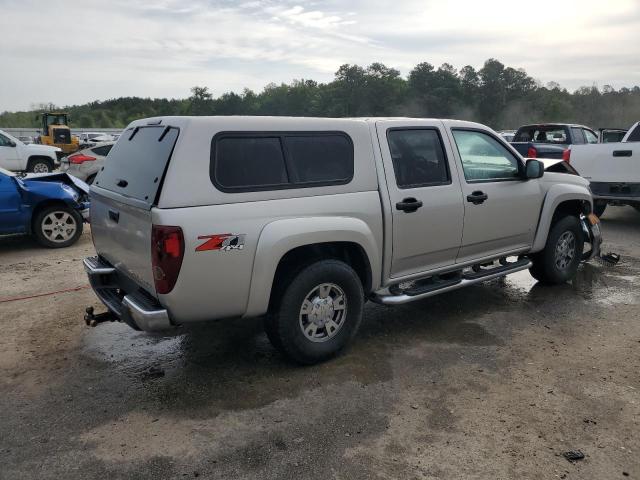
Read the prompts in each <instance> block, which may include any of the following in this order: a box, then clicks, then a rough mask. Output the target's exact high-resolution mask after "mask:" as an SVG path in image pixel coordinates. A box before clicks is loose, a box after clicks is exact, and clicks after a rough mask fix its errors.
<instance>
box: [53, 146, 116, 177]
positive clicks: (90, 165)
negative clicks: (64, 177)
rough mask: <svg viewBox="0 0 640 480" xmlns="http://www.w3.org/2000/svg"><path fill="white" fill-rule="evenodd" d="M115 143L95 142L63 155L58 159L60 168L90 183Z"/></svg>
mask: <svg viewBox="0 0 640 480" xmlns="http://www.w3.org/2000/svg"><path fill="white" fill-rule="evenodd" d="M115 143H116V142H103V143H96V144H95V145H93V146H91V147H89V148H85V149H83V150H80V151H79V152H76V153H74V154H72V155H69V156H67V157H64V158H63V159H62V160H61V161H60V170H61V171H63V172H66V173H68V174H69V175H73V176H74V177H76V178H79V179H80V180H83V181H85V182H87V183H88V184H91V183H93V180H94V179H95V178H96V174H97V173H98V172H99V171H100V168H102V165H103V164H104V159H105V158H106V157H107V155H108V154H109V151H110V150H111V147H113V145H114V144H115Z"/></svg>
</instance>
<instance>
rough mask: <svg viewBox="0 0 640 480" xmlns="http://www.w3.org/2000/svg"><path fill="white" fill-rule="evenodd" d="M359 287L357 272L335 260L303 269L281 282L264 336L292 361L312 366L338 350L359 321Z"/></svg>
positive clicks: (362, 302)
mask: <svg viewBox="0 0 640 480" xmlns="http://www.w3.org/2000/svg"><path fill="white" fill-rule="evenodd" d="M363 306H364V292H363V289H362V284H361V283H360V278H359V277H358V275H357V273H356V272H355V271H354V270H353V269H352V268H351V267H350V266H349V265H347V264H346V263H344V262H341V261H339V260H321V261H319V262H316V263H312V264H311V265H308V266H306V267H304V268H302V269H301V270H300V271H299V272H298V273H297V274H296V275H294V276H293V277H292V279H291V280H290V281H289V282H288V284H287V285H286V286H285V289H284V292H283V294H282V296H281V297H280V299H279V301H278V302H277V305H276V308H275V312H274V313H273V314H271V315H269V316H267V317H266V318H265V330H266V332H267V336H268V337H269V340H271V343H272V344H273V346H274V347H275V348H277V349H278V350H280V351H281V352H282V353H283V354H284V355H286V356H287V357H288V358H290V359H291V360H293V361H295V362H297V363H300V364H304V365H312V364H315V363H319V362H322V361H324V360H327V359H329V358H331V357H333V356H335V355H336V354H337V353H338V352H340V351H341V350H342V349H343V348H345V347H346V346H347V344H348V343H349V342H350V341H351V340H352V339H353V337H355V335H356V333H357V331H358V329H359V327H360V323H361V321H362V309H363Z"/></svg>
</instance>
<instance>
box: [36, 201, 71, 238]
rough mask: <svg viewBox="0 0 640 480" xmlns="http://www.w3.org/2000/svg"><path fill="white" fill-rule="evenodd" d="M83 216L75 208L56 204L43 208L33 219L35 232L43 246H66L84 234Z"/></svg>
mask: <svg viewBox="0 0 640 480" xmlns="http://www.w3.org/2000/svg"><path fill="white" fill-rule="evenodd" d="M82 227H83V225H82V216H81V215H80V214H79V213H78V212H76V211H75V210H74V209H72V208H69V207H66V206H62V205H54V206H51V207H47V208H44V209H42V210H41V211H40V212H38V214H37V215H36V216H35V218H34V220H33V232H34V234H35V236H36V240H38V243H39V244H40V245H42V246H43V247H48V248H64V247H68V246H70V245H73V244H74V243H76V242H77V241H78V238H80V235H82Z"/></svg>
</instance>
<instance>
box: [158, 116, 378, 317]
mask: <svg viewBox="0 0 640 480" xmlns="http://www.w3.org/2000/svg"><path fill="white" fill-rule="evenodd" d="M173 121H174V120H173V119H172V118H167V119H166V120H163V122H165V123H167V124H172V122H173ZM175 122H176V123H177V124H178V123H179V127H180V136H179V138H178V142H177V143H176V146H175V149H174V152H173V156H172V159H171V162H170V163H169V166H168V168H167V173H166V175H165V179H164V183H163V186H162V191H161V194H160V198H159V202H158V207H157V208H154V209H153V210H152V220H153V223H154V224H161V225H176V226H180V227H181V228H182V229H183V233H184V238H185V255H184V259H183V264H182V267H181V271H180V275H179V277H178V281H177V283H176V285H175V287H174V289H173V291H172V292H171V293H169V294H167V295H161V296H160V297H159V298H160V301H161V303H163V304H164V305H165V306H166V307H167V308H168V309H169V310H170V311H171V313H172V316H173V318H174V320H175V321H176V322H178V323H187V322H192V321H203V320H210V319H215V318H223V317H235V316H241V315H245V314H249V313H250V314H251V315H259V314H261V313H264V310H266V306H267V303H268V295H267V294H266V293H265V292H267V293H268V292H269V291H270V288H271V281H272V279H273V274H274V273H275V267H276V266H277V263H278V261H279V260H280V256H281V255H283V254H284V253H286V252H284V253H283V251H284V250H287V248H295V246H300V243H301V242H310V243H319V242H326V241H348V239H349V238H351V239H353V238H354V237H357V236H358V235H357V234H354V235H349V234H348V233H346V232H344V230H348V227H345V226H344V223H345V222H344V221H343V220H344V219H351V220H352V224H353V225H358V227H354V228H355V229H356V230H357V229H358V228H359V227H361V226H362V225H364V226H365V227H364V229H365V230H366V231H367V232H369V233H368V234H367V235H366V236H367V238H369V239H370V240H369V241H370V243H372V244H375V248H371V249H370V250H372V251H374V252H375V253H373V255H376V258H371V259H370V263H371V266H372V270H373V269H376V272H377V273H376V276H377V280H378V281H379V277H380V273H379V271H380V265H381V264H382V259H381V256H382V254H381V253H380V252H381V251H382V244H383V239H382V222H383V220H382V212H381V201H380V194H379V192H378V180H377V171H376V165H375V162H374V151H373V147H374V145H373V142H372V138H371V134H370V132H369V126H368V124H367V123H366V122H365V121H359V120H343V119H291V118H279V117H217V118H216V117H208V118H207V117H190V118H187V119H184V118H182V119H175ZM234 131H241V132H252V131H253V132H269V131H274V132H287V131H292V132H295V131H310V132H314V131H316V132H317V131H340V132H344V133H346V134H347V135H349V136H350V137H351V139H352V141H353V145H354V176H353V180H352V181H351V182H349V183H348V184H344V185H330V186H323V187H308V188H293V189H285V190H270V191H261V192H256V191H254V192H238V193H224V192H221V191H219V190H218V189H216V188H215V186H214V185H213V183H212V181H211V178H210V175H209V171H210V162H211V142H212V139H213V137H214V136H215V135H216V134H218V133H220V132H234ZM296 219H302V222H303V223H305V226H304V230H305V231H307V232H308V233H309V235H307V236H306V237H305V236H303V235H299V232H297V233H296V232H294V230H296V229H298V228H299V225H300V223H299V222H297V221H296ZM309 219H317V220H315V221H314V220H309ZM331 219H337V220H336V221H335V222H333V225H334V226H333V227H331V224H332V221H331ZM280 221H286V226H285V227H282V225H284V224H280V225H281V226H279V227H278V228H275V227H273V226H272V227H270V225H272V224H276V223H278V222H280ZM288 228H291V230H290V231H289V230H288ZM314 229H315V230H314ZM273 231H278V232H279V235H280V236H282V235H284V236H285V237H288V238H289V241H288V242H281V241H279V240H275V239H274V238H273V237H269V239H268V240H267V243H266V244H265V243H263V244H262V245H263V246H264V245H267V246H266V248H265V247H263V246H261V247H260V253H259V254H258V255H256V252H257V251H258V246H259V244H260V242H261V241H262V238H263V234H264V232H273ZM314 232H315V233H314ZM221 234H233V235H242V236H243V238H244V246H243V247H242V249H230V250H226V251H225V250H207V249H205V250H202V249H200V251H196V249H197V248H198V247H201V246H202V245H203V244H204V243H206V242H207V240H208V239H207V238H206V237H207V236H211V235H221ZM200 237H205V238H200ZM294 237H295V239H294ZM303 237H304V238H303ZM264 238H267V237H264ZM303 244H304V243H303ZM283 245H286V246H287V248H284V247H283ZM365 249H366V248H365ZM254 272H260V275H259V276H258V277H255V276H254ZM375 280H376V279H374V282H375ZM254 292H256V293H255V294H254ZM251 295H253V297H252V299H251V308H250V310H249V311H248V308H249V301H250V300H249V299H250V296H251ZM265 298H266V301H265Z"/></svg>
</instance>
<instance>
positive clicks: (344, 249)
mask: <svg viewBox="0 0 640 480" xmlns="http://www.w3.org/2000/svg"><path fill="white" fill-rule="evenodd" d="M322 260H340V261H342V262H344V263H346V264H347V265H349V266H350V267H351V268H353V270H354V271H355V272H356V274H357V275H358V278H359V279H360V283H361V284H362V288H363V290H364V292H365V294H367V293H369V292H370V291H371V288H372V272H371V261H370V259H369V257H368V255H367V253H366V252H365V250H364V248H363V247H362V246H361V245H359V244H358V243H356V242H348V241H344V242H343V241H338V242H322V243H312V244H307V245H301V246H298V247H295V248H292V249H291V250H289V251H287V252H286V253H285V254H284V255H282V257H281V258H280V260H279V261H278V266H277V267H276V270H275V272H274V275H273V280H272V283H271V295H270V299H269V310H272V309H273V308H275V307H276V306H277V303H278V301H279V298H280V296H281V295H282V293H283V292H284V290H285V289H286V287H287V285H288V282H289V281H290V280H291V279H292V278H293V277H295V276H296V274H297V273H298V272H300V271H301V270H302V269H304V268H305V267H307V266H308V265H311V264H312V263H317V262H319V261H322Z"/></svg>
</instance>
